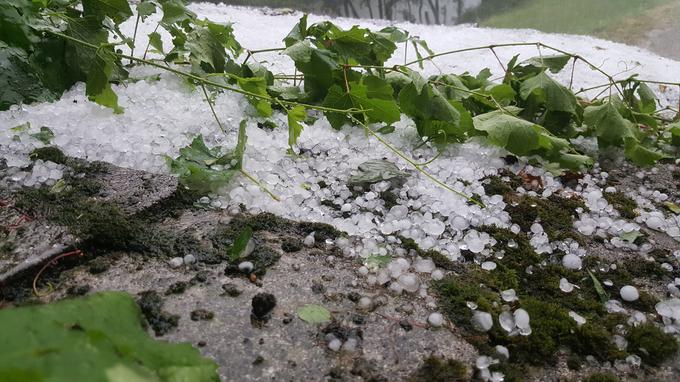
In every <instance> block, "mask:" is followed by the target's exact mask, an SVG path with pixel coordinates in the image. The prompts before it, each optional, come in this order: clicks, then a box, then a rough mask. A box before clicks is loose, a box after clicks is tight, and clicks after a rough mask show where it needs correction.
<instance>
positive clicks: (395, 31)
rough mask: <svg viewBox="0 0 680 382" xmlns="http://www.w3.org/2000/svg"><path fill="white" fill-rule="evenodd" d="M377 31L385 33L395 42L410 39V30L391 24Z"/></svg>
mask: <svg viewBox="0 0 680 382" xmlns="http://www.w3.org/2000/svg"><path fill="white" fill-rule="evenodd" d="M377 33H379V34H382V35H385V36H386V37H387V38H388V39H389V40H390V41H392V42H393V43H396V44H398V43H402V42H406V41H408V37H409V32H408V31H406V30H403V29H401V28H397V27H395V26H389V27H385V28H383V29H381V30H380V31H378V32H377Z"/></svg>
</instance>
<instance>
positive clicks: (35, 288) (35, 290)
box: [33, 249, 83, 297]
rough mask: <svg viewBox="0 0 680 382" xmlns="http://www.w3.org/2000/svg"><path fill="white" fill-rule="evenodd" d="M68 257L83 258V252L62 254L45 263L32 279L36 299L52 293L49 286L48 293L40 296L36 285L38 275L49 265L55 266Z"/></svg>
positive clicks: (77, 250) (76, 251)
mask: <svg viewBox="0 0 680 382" xmlns="http://www.w3.org/2000/svg"><path fill="white" fill-rule="evenodd" d="M69 256H83V252H82V251H81V250H79V249H76V250H75V251H71V252H66V253H63V254H61V255H59V256H57V257H55V258H54V259H52V260H50V261H48V262H47V263H45V265H43V267H42V268H41V269H40V270H39V271H38V273H37V274H36V275H35V277H34V278H33V294H35V295H36V297H45V296H47V295H49V294H50V293H52V287H51V286H50V291H49V292H47V293H46V294H41V293H40V292H38V287H37V284H38V279H39V278H40V275H42V273H43V272H44V271H45V269H47V267H49V266H50V265H56V264H57V262H58V261H59V260H61V259H63V258H65V257H69Z"/></svg>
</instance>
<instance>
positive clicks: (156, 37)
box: [149, 32, 164, 54]
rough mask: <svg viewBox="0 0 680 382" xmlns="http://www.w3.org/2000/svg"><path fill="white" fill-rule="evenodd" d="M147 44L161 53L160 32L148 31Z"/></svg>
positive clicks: (161, 41)
mask: <svg viewBox="0 0 680 382" xmlns="http://www.w3.org/2000/svg"><path fill="white" fill-rule="evenodd" d="M149 45H151V47H153V48H154V49H156V51H157V52H158V53H160V54H163V52H164V51H163V40H162V39H161V34H160V33H158V32H151V33H149Z"/></svg>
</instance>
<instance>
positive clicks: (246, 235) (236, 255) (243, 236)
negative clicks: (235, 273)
mask: <svg viewBox="0 0 680 382" xmlns="http://www.w3.org/2000/svg"><path fill="white" fill-rule="evenodd" d="M252 238H253V229H252V228H250V227H246V228H244V229H243V230H242V231H241V233H239V234H238V236H237V237H236V240H234V244H233V245H232V246H231V249H230V250H229V262H231V263H235V262H236V261H238V259H240V258H241V255H242V254H243V253H244V252H245V251H246V248H248V244H249V243H250V241H251V239H252Z"/></svg>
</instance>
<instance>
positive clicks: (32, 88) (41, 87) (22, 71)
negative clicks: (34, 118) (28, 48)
mask: <svg viewBox="0 0 680 382" xmlns="http://www.w3.org/2000/svg"><path fill="white" fill-rule="evenodd" d="M40 71H41V69H40V68H39V67H36V66H34V65H33V64H32V63H31V62H30V61H29V57H28V54H26V52H25V51H24V50H23V49H19V48H0V89H2V91H0V110H7V109H9V107H10V106H12V105H17V104H21V103H25V104H30V103H33V102H46V101H54V100H56V99H58V98H59V96H60V95H61V91H59V92H54V91H51V90H50V89H47V88H46V87H45V84H44V83H43V82H42V78H41V75H40ZM61 90H63V89H61Z"/></svg>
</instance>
